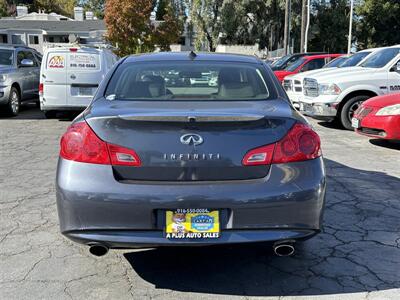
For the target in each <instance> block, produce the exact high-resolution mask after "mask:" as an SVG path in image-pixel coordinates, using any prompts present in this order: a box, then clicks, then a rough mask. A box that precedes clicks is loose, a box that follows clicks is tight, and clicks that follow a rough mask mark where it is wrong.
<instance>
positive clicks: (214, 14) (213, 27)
mask: <svg viewBox="0 0 400 300" xmlns="http://www.w3.org/2000/svg"><path fill="white" fill-rule="evenodd" d="M223 2H224V0H193V1H192V3H191V9H190V16H191V19H192V22H193V25H194V31H195V32H196V39H195V46H196V48H197V49H199V48H200V49H201V48H203V47H204V46H207V48H208V50H209V51H215V48H216V46H217V42H218V35H219V33H220V25H221V22H220V14H221V8H222V4H223Z"/></svg>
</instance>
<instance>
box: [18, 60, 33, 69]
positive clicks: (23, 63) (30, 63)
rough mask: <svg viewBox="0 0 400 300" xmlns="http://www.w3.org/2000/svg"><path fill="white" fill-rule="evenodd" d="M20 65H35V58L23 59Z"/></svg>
mask: <svg viewBox="0 0 400 300" xmlns="http://www.w3.org/2000/svg"><path fill="white" fill-rule="evenodd" d="M19 66H20V67H33V60H31V59H23V60H22V61H21V63H20V65H19Z"/></svg>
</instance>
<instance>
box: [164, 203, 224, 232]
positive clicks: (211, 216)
mask: <svg viewBox="0 0 400 300" xmlns="http://www.w3.org/2000/svg"><path fill="white" fill-rule="evenodd" d="M165 233H166V238H168V239H203V238H207V239H208V238H211V239H212V238H218V237H219V234H220V226H219V212H218V211H217V210H208V209H177V210H173V211H172V210H168V211H166V228H165Z"/></svg>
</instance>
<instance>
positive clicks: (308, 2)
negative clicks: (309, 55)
mask: <svg viewBox="0 0 400 300" xmlns="http://www.w3.org/2000/svg"><path fill="white" fill-rule="evenodd" d="M309 28H310V0H307V24H306V32H305V34H304V35H305V37H304V52H307V51H308V50H307V47H308V29H309Z"/></svg>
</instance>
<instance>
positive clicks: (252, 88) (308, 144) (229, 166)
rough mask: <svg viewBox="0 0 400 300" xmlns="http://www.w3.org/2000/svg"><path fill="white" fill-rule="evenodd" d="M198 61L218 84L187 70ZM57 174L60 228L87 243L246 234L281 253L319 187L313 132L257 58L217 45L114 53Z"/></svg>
mask: <svg viewBox="0 0 400 300" xmlns="http://www.w3.org/2000/svg"><path fill="white" fill-rule="evenodd" d="M204 73H213V74H216V76H217V77H218V79H217V85H216V86H210V85H209V84H204V85H198V84H195V83H193V82H191V81H190V80H186V79H188V78H189V79H190V78H200V77H202V74H204ZM171 74H176V75H173V76H175V77H178V80H175V81H173V80H167V78H168V77H169V76H172V75H171ZM209 80H211V77H209ZM56 183H57V184H56V187H57V205H58V213H59V217H60V226H61V231H62V233H63V234H64V235H66V236H67V237H68V238H70V239H72V240H74V241H76V242H79V243H82V244H86V245H88V246H90V247H91V248H90V251H91V253H92V254H95V255H102V254H105V253H106V252H107V250H108V249H109V248H136V247H159V246H178V245H179V246H199V245H203V246H205V245H219V244H232V243H249V242H273V243H274V250H275V252H276V253H277V254H278V255H290V254H292V253H293V252H294V244H295V242H296V241H300V240H304V239H307V238H310V237H312V236H314V235H315V234H317V233H318V232H319V231H320V229H321V224H322V214H323V208H324V199H325V170H324V164H323V159H322V156H321V148H320V139H319V137H318V135H317V133H316V132H315V131H314V130H313V129H312V128H311V127H310V125H309V124H308V123H307V121H306V120H305V119H304V118H303V117H302V116H301V115H300V114H299V113H298V112H297V111H296V110H295V109H294V108H293V107H292V105H291V104H290V101H289V99H288V98H287V96H286V94H285V92H284V90H283V89H282V86H281V85H280V84H279V82H278V81H277V79H276V78H275V76H274V74H273V73H272V71H271V69H270V68H269V67H268V66H267V65H266V64H265V63H263V62H262V61H260V60H258V59H257V58H255V57H250V56H237V55H227V54H206V53H204V54H194V53H191V54H189V55H188V54H187V53H157V54H147V55H138V56H131V57H127V58H125V59H122V60H121V61H120V62H119V63H117V64H116V66H115V67H114V69H113V70H111V71H110V72H109V74H108V75H107V77H106V78H105V79H104V80H103V81H102V83H101V85H100V86H99V89H98V90H97V93H96V95H95V96H94V99H93V100H92V102H91V104H90V105H89V107H88V108H87V109H86V110H85V112H84V113H82V114H81V115H80V116H79V117H77V119H75V120H74V122H73V123H72V125H71V126H70V127H69V128H68V130H67V132H66V133H65V134H64V135H63V137H62V139H61V152H60V159H59V163H58V170H57V180H56Z"/></svg>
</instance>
